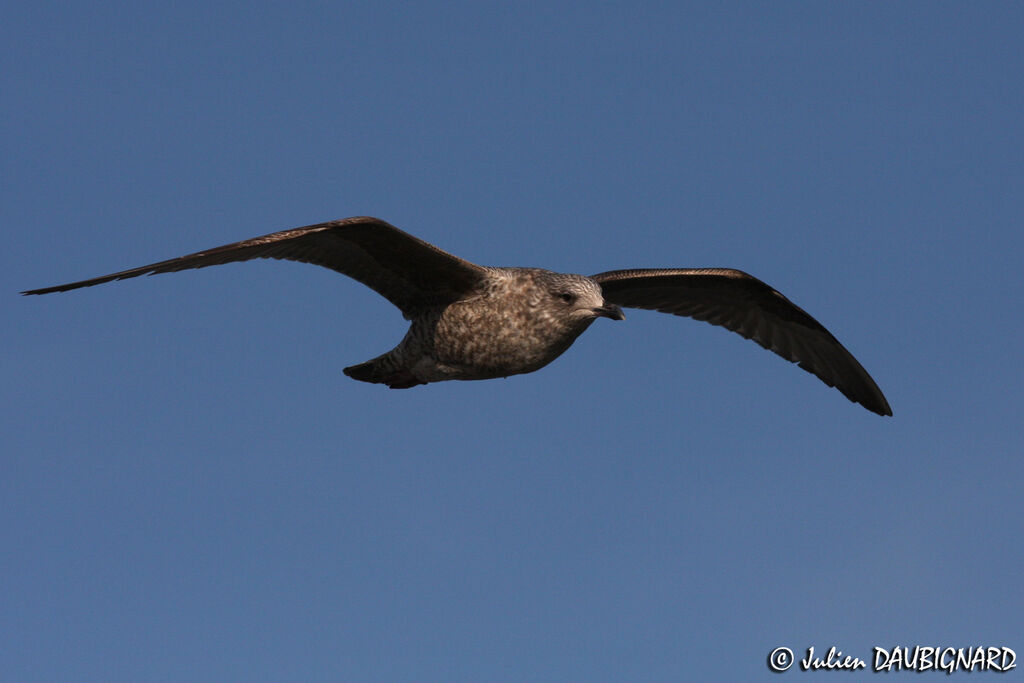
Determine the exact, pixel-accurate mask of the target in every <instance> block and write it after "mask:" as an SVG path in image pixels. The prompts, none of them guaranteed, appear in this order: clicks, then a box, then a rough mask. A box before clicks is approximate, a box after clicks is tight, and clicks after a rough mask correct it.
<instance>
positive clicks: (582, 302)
mask: <svg viewBox="0 0 1024 683" xmlns="http://www.w3.org/2000/svg"><path fill="white" fill-rule="evenodd" d="M546 284H547V285H548V286H547V294H548V297H549V300H550V302H551V305H552V306H553V307H555V308H556V309H557V310H560V311H563V312H564V315H566V316H567V317H569V318H572V319H576V320H580V321H583V320H593V319H595V318H599V317H604V318H611V319H612V320H625V318H626V316H625V315H623V313H622V309H621V308H620V307H619V306H617V305H615V304H613V303H608V302H607V301H605V300H604V294H603V293H602V292H601V285H599V284H597V283H596V282H594V281H593V280H591V279H590V278H589V277H584V276H583V275H566V274H562V273H557V274H555V273H552V277H551V278H550V279H549V281H548V282H547V283H546Z"/></svg>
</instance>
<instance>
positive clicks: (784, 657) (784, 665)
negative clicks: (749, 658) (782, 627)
mask: <svg viewBox="0 0 1024 683" xmlns="http://www.w3.org/2000/svg"><path fill="white" fill-rule="evenodd" d="M791 666H793V651H792V650H790V649H789V648H788V647H777V648H775V649H774V650H772V651H771V654H769V655H768V668H769V669H771V670H772V671H774V672H776V673H782V672H783V671H785V670H786V669H788V668H789V667H791Z"/></svg>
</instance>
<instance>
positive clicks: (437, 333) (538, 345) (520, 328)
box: [345, 268, 622, 388]
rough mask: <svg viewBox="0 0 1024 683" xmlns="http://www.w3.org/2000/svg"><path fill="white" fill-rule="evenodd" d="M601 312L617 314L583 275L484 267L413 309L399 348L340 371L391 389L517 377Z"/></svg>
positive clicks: (562, 346)
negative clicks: (450, 294) (448, 299)
mask: <svg viewBox="0 0 1024 683" xmlns="http://www.w3.org/2000/svg"><path fill="white" fill-rule="evenodd" d="M568 297H572V298H571V300H567V298H568ZM601 315H604V316H607V317H612V318H616V317H619V318H621V317H622V313H621V310H618V309H616V308H612V307H604V299H603V297H602V295H601V290H600V288H599V287H597V286H596V285H595V284H594V283H593V281H592V280H590V279H589V278H586V277H584V276H582V275H565V274H561V273H553V272H551V271H547V270H541V269H539V268H487V269H486V274H485V276H484V278H483V279H482V281H481V284H480V286H479V287H478V288H476V289H475V290H474V291H473V292H471V293H468V294H467V296H465V297H464V298H461V299H459V300H457V301H454V302H452V303H448V304H442V305H437V306H434V307H431V308H429V309H428V310H426V311H424V312H422V313H421V314H420V315H417V316H416V317H415V318H413V320H412V324H411V325H410V327H409V332H408V333H407V334H406V335H405V338H404V339H403V340H402V341H401V343H400V344H399V345H398V346H396V347H395V348H394V349H392V350H391V351H389V352H387V353H386V354H384V355H382V356H379V357H377V358H375V359H373V360H371V361H367V362H366V363H362V364H360V365H356V366H353V367H350V368H345V374H347V375H348V376H349V377H353V378H355V379H360V380H364V381H370V382H383V383H385V384H387V385H388V386H390V387H392V388H406V387H409V386H414V385H416V384H427V383H428V382H440V381H443V380H449V379H463V380H469V379H493V378H495V377H508V376H509V375H520V374H523V373H526V372H533V371H534V370H539V369H540V368H542V367H544V366H545V365H547V364H548V363H550V362H551V361H553V360H554V359H555V358H557V357H558V356H560V355H561V354H562V353H563V352H564V351H565V350H566V349H568V348H569V346H570V345H571V344H572V343H573V342H574V341H575V340H576V337H578V336H579V335H581V334H582V333H583V332H584V331H585V330H586V329H587V328H588V327H589V326H590V324H591V323H592V322H593V321H594V320H595V319H596V318H597V317H598V316H601Z"/></svg>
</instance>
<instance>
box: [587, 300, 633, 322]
mask: <svg viewBox="0 0 1024 683" xmlns="http://www.w3.org/2000/svg"><path fill="white" fill-rule="evenodd" d="M594 313H596V314H597V315H599V316H602V317H605V318H611V319H612V320H625V319H626V316H625V315H624V314H623V312H622V309H621V308H619V307H618V306H616V305H615V304H608V303H606V304H605V305H604V306H598V307H597V308H595V309H594Z"/></svg>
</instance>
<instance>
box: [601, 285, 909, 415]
mask: <svg viewBox="0 0 1024 683" xmlns="http://www.w3.org/2000/svg"><path fill="white" fill-rule="evenodd" d="M591 277H592V279H594V280H596V281H597V282H598V283H599V284H600V285H601V289H602V290H603V292H604V297H605V300H606V301H609V302H611V303H615V304H618V305H620V306H628V307H631V308H646V309H651V310H655V311H661V312H662V313H672V314H674V315H683V316H687V317H690V318H694V319H696V320H703V321H705V322H708V323H711V324H712V325H720V326H722V327H724V328H726V329H728V330H732V331H733V332H736V333H737V334H740V335H742V336H744V337H746V338H747V339H753V340H754V341H756V342H757V343H758V344H760V345H761V346H763V347H764V348H766V349H768V350H770V351H774V352H775V353H777V354H778V355H780V356H782V357H783V358H785V359H786V360H788V361H792V362H795V363H798V364H799V365H800V367H801V368H803V369H804V370H807V371H808V372H810V373H812V374H814V375H816V376H817V377H818V378H819V379H820V380H821V381H823V382H824V383H825V384H827V385H829V386H830V387H835V388H836V389H838V390H839V391H841V392H842V393H843V395H844V396H846V397H847V398H848V399H850V400H851V401H854V402H855V403H860V404H861V405H862V406H864V407H865V408H867V409H868V410H870V411H872V412H875V413H878V414H879V415H892V409H891V408H890V407H889V402H888V401H886V400H885V396H884V395H883V394H882V391H881V390H880V389H879V388H878V385H877V384H875V381H874V380H873V379H871V376H870V375H869V374H868V373H867V371H866V370H865V369H864V368H863V367H862V366H861V364H860V363H858V362H857V359H856V358H854V357H853V355H852V354H851V353H850V352H849V351H847V350H846V349H845V348H843V345H842V344H840V343H839V341H838V340H837V339H836V338H835V337H833V336H832V334H831V333H830V332H829V331H828V330H826V329H825V328H824V326H822V325H821V323H819V322H818V321H817V320H815V319H814V318H812V317H811V316H810V315H808V314H807V313H806V312H804V311H803V310H802V309H801V308H799V307H798V306H796V305H795V304H794V303H793V302H791V301H790V300H789V299H787V298H786V297H784V296H783V295H782V294H780V293H779V292H777V291H775V290H774V289H772V288H771V287H769V286H768V285H766V284H765V283H763V282H761V281H760V280H758V279H757V278H755V277H753V276H751V275H748V274H746V273H744V272H742V271H739V270H732V269H728V268H664V269H659V268H653V269H640V270H613V271H609V272H606V273H600V274H598V275H593V276H591Z"/></svg>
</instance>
